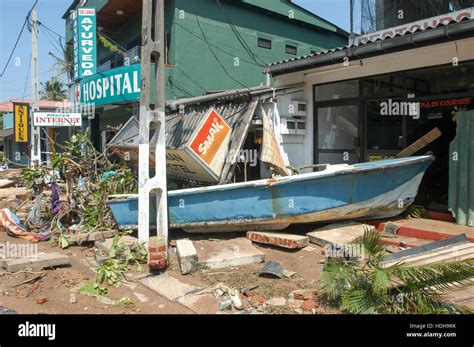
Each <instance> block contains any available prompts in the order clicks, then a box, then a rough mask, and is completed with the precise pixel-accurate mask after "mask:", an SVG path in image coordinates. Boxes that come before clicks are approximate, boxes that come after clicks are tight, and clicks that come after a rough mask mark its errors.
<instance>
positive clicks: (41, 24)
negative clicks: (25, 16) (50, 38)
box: [38, 21, 66, 39]
mask: <svg viewBox="0 0 474 347" xmlns="http://www.w3.org/2000/svg"><path fill="white" fill-rule="evenodd" d="M38 24H39V25H40V26H42V27H43V28H45V29H46V30H48V31H50V32H51V33H53V34H54V35H57V36H59V37H60V38H62V39H66V38H65V37H64V36H63V35H60V34H58V33H57V32H55V31H54V30H53V29H51V28H50V27H48V26H47V25H45V24H43V23H41V22H39V21H38Z"/></svg>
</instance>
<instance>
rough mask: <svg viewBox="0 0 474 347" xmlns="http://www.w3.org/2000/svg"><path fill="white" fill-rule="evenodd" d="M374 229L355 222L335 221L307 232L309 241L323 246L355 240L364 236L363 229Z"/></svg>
mask: <svg viewBox="0 0 474 347" xmlns="http://www.w3.org/2000/svg"><path fill="white" fill-rule="evenodd" d="M371 229H374V227H373V226H371V225H367V224H361V223H357V222H349V223H336V224H330V225H327V226H325V227H322V228H319V229H316V230H314V231H312V232H309V233H307V234H306V235H307V236H309V240H310V242H311V243H314V244H317V245H319V246H321V247H324V246H325V245H327V244H344V243H351V242H354V241H356V240H357V239H358V238H360V237H362V236H364V232H365V230H371Z"/></svg>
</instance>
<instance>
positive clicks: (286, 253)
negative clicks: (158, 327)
mask: <svg viewBox="0 0 474 347" xmlns="http://www.w3.org/2000/svg"><path fill="white" fill-rule="evenodd" d="M302 232H304V231H302ZM244 235H245V234H242V233H240V234H231V235H226V236H224V238H229V237H231V238H235V237H244ZM185 237H187V238H190V239H193V240H199V239H205V240H209V239H212V240H213V241H211V242H220V241H219V239H220V238H222V236H218V235H217V236H216V235H198V236H196V235H189V234H186V233H184V232H180V231H171V232H170V241H172V240H176V239H180V238H185ZM5 241H9V242H10V243H11V242H16V243H27V241H22V240H19V239H14V238H11V237H9V236H8V235H6V233H4V232H1V233H0V242H5ZM207 242H209V241H207ZM254 246H255V247H256V248H258V249H259V250H260V251H261V252H263V253H264V254H265V261H269V260H274V261H277V262H280V263H281V264H282V265H283V267H284V268H285V269H287V270H290V271H294V272H295V275H293V276H292V277H291V278H282V279H274V278H263V277H260V276H259V272H260V270H261V269H262V267H263V265H264V263H258V264H249V265H246V266H241V267H237V268H235V267H234V268H225V269H216V270H199V271H197V272H195V273H193V274H190V275H186V276H183V275H181V273H180V270H179V265H178V261H177V257H176V253H175V248H173V247H170V265H169V267H168V269H167V271H168V273H169V274H170V275H172V276H173V277H176V278H178V279H179V280H180V281H182V282H184V283H189V284H192V285H195V286H197V287H208V286H211V285H215V284H217V283H223V284H225V285H227V286H229V287H232V288H236V289H238V290H241V289H243V288H248V287H255V286H258V287H257V288H256V289H254V290H253V291H252V292H253V293H254V294H255V295H259V296H263V297H265V299H267V300H268V299H271V298H276V297H284V298H286V299H288V295H289V293H290V292H291V291H293V290H297V289H306V288H308V289H316V290H317V289H319V277H320V272H321V269H322V263H321V260H322V259H323V256H322V255H321V248H320V247H318V246H316V245H310V247H306V249H303V250H296V251H293V250H284V249H281V248H275V247H272V246H261V245H257V244H254ZM38 252H59V253H61V254H65V255H68V256H69V257H70V262H71V264H70V265H69V266H64V267H58V268H50V269H43V270H42V271H21V272H16V273H9V272H6V271H5V270H3V269H0V306H3V307H4V308H7V309H9V310H14V311H16V312H17V313H24V314H29V313H48V314H56V313H65V314H100V313H109V314H192V313H194V312H193V311H192V310H190V309H188V308H186V307H184V306H182V305H181V304H179V303H176V302H170V301H168V300H167V299H165V298H163V297H161V296H160V295H158V294H157V293H155V292H154V291H152V290H150V289H148V288H146V287H145V286H143V285H142V284H141V283H139V282H138V280H139V279H140V278H141V277H143V276H146V275H148V274H149V272H148V269H147V268H146V266H145V271H144V272H142V273H141V272H138V271H136V270H135V268H134V267H133V266H132V267H131V268H132V270H133V271H131V272H130V273H128V274H127V281H123V282H122V284H121V285H120V287H119V288H115V287H107V288H108V294H107V297H108V298H110V299H113V300H118V299H120V298H123V297H128V298H129V299H130V300H131V301H132V302H133V303H132V304H129V305H125V306H114V305H111V304H104V303H102V302H100V301H98V300H97V299H96V298H95V297H91V296H86V295H83V294H80V293H78V292H77V291H76V290H75V288H77V287H80V286H82V285H83V284H85V283H93V282H94V278H95V271H94V269H95V267H96V266H97V263H96V262H95V253H94V247H93V245H87V246H71V247H69V248H68V249H64V250H62V249H60V248H59V247H57V246H55V245H51V244H50V243H49V242H41V243H39V244H38ZM39 274H40V275H41V277H40V278H39V279H35V280H33V281H30V282H27V283H24V284H20V283H22V282H24V281H27V280H28V279H32V278H34V277H38V275H39ZM44 298H47V301H46V302H44V303H38V302H42V301H44ZM37 300H39V301H38V302H37ZM145 300H146V301H145ZM215 305H216V302H210V303H209V305H208V307H205V308H204V310H203V311H204V312H207V313H218V309H216V306H215ZM263 306H264V308H263V310H262V309H260V310H261V312H262V313H296V312H295V309H294V308H290V307H275V306H269V305H263ZM319 311H320V312H319V313H322V312H321V310H319ZM228 313H232V312H228Z"/></svg>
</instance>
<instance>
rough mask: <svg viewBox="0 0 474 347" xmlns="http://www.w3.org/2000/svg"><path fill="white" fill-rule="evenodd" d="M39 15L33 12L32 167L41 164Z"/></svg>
mask: <svg viewBox="0 0 474 347" xmlns="http://www.w3.org/2000/svg"><path fill="white" fill-rule="evenodd" d="M38 84H39V82H38V15H37V13H36V11H35V10H33V11H32V12H31V93H32V95H33V104H32V106H31V109H30V129H31V135H30V136H31V152H30V165H32V166H33V165H35V164H41V139H40V128H39V127H35V126H33V113H34V112H38V111H39V97H38Z"/></svg>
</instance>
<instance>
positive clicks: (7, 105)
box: [0, 99, 72, 113]
mask: <svg viewBox="0 0 474 347" xmlns="http://www.w3.org/2000/svg"><path fill="white" fill-rule="evenodd" d="M13 103H23V104H29V105H30V106H31V105H32V104H33V101H32V100H25V99H11V100H9V101H7V102H4V103H1V104H0V112H1V113H12V112H13ZM71 105H72V104H71V103H70V102H69V101H66V102H63V101H50V100H40V101H39V107H40V109H50V110H54V109H57V108H69V107H71Z"/></svg>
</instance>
